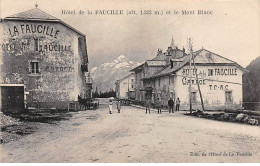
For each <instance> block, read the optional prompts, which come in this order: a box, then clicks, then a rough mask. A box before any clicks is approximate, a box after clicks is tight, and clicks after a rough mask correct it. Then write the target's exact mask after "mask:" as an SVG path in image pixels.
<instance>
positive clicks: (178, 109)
mask: <svg viewBox="0 0 260 166" xmlns="http://www.w3.org/2000/svg"><path fill="white" fill-rule="evenodd" d="M180 102H181V101H180V99H179V97H178V98H177V100H176V111H180Z"/></svg>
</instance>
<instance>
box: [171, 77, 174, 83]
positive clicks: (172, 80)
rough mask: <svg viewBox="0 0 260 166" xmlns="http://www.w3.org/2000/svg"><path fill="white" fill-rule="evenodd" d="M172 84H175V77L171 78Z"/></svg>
mask: <svg viewBox="0 0 260 166" xmlns="http://www.w3.org/2000/svg"><path fill="white" fill-rule="evenodd" d="M171 82H172V84H174V76H171Z"/></svg>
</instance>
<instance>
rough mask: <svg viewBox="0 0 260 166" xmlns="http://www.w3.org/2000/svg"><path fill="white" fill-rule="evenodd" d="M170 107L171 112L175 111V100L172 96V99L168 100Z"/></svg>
mask: <svg viewBox="0 0 260 166" xmlns="http://www.w3.org/2000/svg"><path fill="white" fill-rule="evenodd" d="M168 107H169V113H171V112H172V113H174V101H173V100H172V98H170V100H169V101H168Z"/></svg>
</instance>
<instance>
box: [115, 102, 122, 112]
mask: <svg viewBox="0 0 260 166" xmlns="http://www.w3.org/2000/svg"><path fill="white" fill-rule="evenodd" d="M116 108H117V111H118V113H120V110H121V101H120V99H118V100H117V103H116Z"/></svg>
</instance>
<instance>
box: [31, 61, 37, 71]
mask: <svg viewBox="0 0 260 166" xmlns="http://www.w3.org/2000/svg"><path fill="white" fill-rule="evenodd" d="M31 73H39V62H31Z"/></svg>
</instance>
